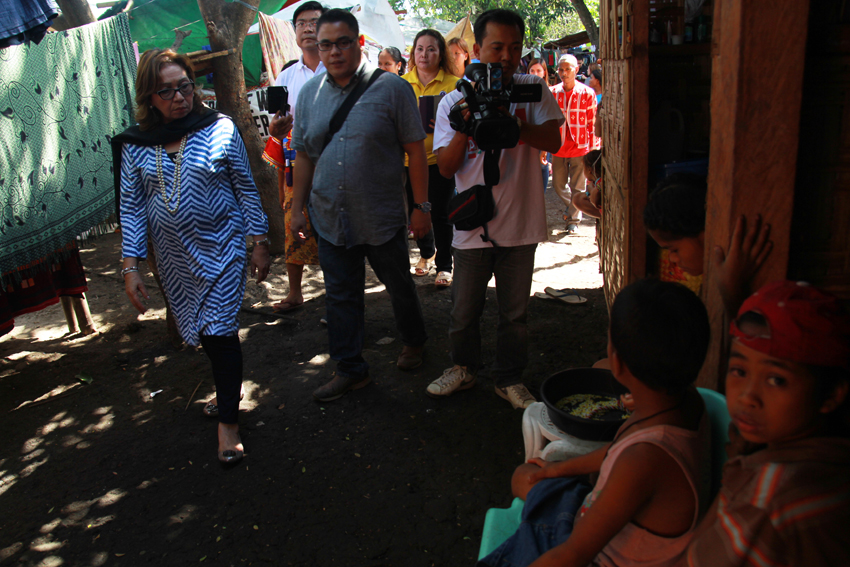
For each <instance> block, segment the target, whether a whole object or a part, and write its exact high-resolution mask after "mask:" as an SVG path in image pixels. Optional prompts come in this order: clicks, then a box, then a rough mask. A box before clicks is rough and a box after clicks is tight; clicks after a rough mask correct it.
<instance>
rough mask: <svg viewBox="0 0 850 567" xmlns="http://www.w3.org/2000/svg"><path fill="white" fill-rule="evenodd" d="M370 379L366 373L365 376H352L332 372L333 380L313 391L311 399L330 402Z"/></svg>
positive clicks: (365, 383)
mask: <svg viewBox="0 0 850 567" xmlns="http://www.w3.org/2000/svg"><path fill="white" fill-rule="evenodd" d="M370 381H371V379H370V378H369V375H368V374H367V375H366V376H365V377H354V376H343V375H341V374H337V373H336V372H334V373H333V380H331V381H330V382H328V383H327V384H325V385H324V386H322V387H321V388H318V389H317V390H315V391H314V392H313V399H315V400H316V401H317V402H332V401H334V400H337V399H339V398H341V397H342V396H343V395H344V394H345V393H346V392H348V391H349V390H359V389H360V388H362V387H363V386H366V385H367V384H369V382H370Z"/></svg>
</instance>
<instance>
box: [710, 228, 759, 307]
mask: <svg viewBox="0 0 850 567" xmlns="http://www.w3.org/2000/svg"><path fill="white" fill-rule="evenodd" d="M769 236H770V225H769V224H764V225H762V222H761V215H756V218H755V220H754V221H753V223H752V226H750V228H749V230H747V218H746V217H745V216H744V215H741V216H740V217H738V221H737V222H736V223H735V230H734V231H733V232H732V239H731V242H730V243H729V249H728V250H727V251H726V252H724V251H723V248H721V247H720V246H715V248H714V254H713V255H712V258H711V260H712V267H713V272H714V278H715V282H716V283H717V287H718V289H719V291H720V296H721V297H722V298H723V303H724V305H725V306H726V312H727V314H729V316H730V317H732V318H734V317H735V316H736V315H737V312H738V308H739V307H740V306H741V304H742V303H743V302H744V300H745V299H746V297H747V295H748V294H749V284H750V282H751V281H752V279H753V276H754V275H755V274H756V272H758V270H759V268H761V266H762V264H764V261H765V260H766V259H767V256H768V255H769V254H770V251H771V250H772V249H773V242H771V241H770V240H768V237H769Z"/></svg>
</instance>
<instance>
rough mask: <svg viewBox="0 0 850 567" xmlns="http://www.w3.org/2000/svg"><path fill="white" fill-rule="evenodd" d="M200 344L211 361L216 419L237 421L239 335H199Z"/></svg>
mask: <svg viewBox="0 0 850 567" xmlns="http://www.w3.org/2000/svg"><path fill="white" fill-rule="evenodd" d="M201 344H202V345H203V347H204V352H205V353H207V356H208V357H210V362H212V373H213V378H214V379H215V395H216V397H217V398H218V420H219V421H220V422H221V423H227V424H234V423H238V421H239V394H240V392H241V390H242V345H240V344H239V336H238V335H231V336H228V337H223V336H219V335H206V336H204V335H201Z"/></svg>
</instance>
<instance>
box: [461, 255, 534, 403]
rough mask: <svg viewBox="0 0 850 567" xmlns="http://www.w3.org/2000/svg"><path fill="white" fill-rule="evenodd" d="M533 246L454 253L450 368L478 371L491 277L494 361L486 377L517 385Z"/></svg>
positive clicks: (525, 339)
mask: <svg viewBox="0 0 850 567" xmlns="http://www.w3.org/2000/svg"><path fill="white" fill-rule="evenodd" d="M536 249H537V245H536V244H528V245H526V246H506V247H499V248H473V249H471V250H459V249H457V248H455V249H454V254H455V273H454V282H452V318H451V325H450V327H449V340H450V341H451V344H452V362H453V363H454V364H459V365H461V366H466V367H467V368H468V369H469V370H470V371H471V372H475V371H477V370H478V368H479V367H480V366H481V325H480V320H481V314H482V313H483V312H484V301H485V299H486V298H487V284H488V282H489V281H490V278H491V277H493V276H494V275H495V276H496V300H497V302H498V304H499V327H498V329H497V331H496V360H495V362H494V364H493V367H492V370H491V371H490V377H491V378H492V379H493V381H494V382H495V383H496V386H499V387H500V388H504V387H506V386H512V385H514V384H518V383H520V382H522V373H523V370H525V365H526V364H527V363H528V322H527V321H528V299H529V295H530V294H531V279H532V276H533V275H534V252H535V250H536Z"/></svg>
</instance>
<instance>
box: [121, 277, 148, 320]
mask: <svg viewBox="0 0 850 567" xmlns="http://www.w3.org/2000/svg"><path fill="white" fill-rule="evenodd" d="M124 291H125V292H126V293H127V297H129V298H130V303H132V304H133V307H135V308H136V310H138V312H139V313H141V314H142V315H144V313H145V311H147V310H148V308H147V307H145V306H144V305H143V304H142V302H141V300H140V299H139V296H140V295H141V296H142V297H144V298H145V299H150V298H151V296H150V295H148V290H147V289H145V282H143V281H142V276H141V274H139V272H128V273H127V275H126V276H124Z"/></svg>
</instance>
